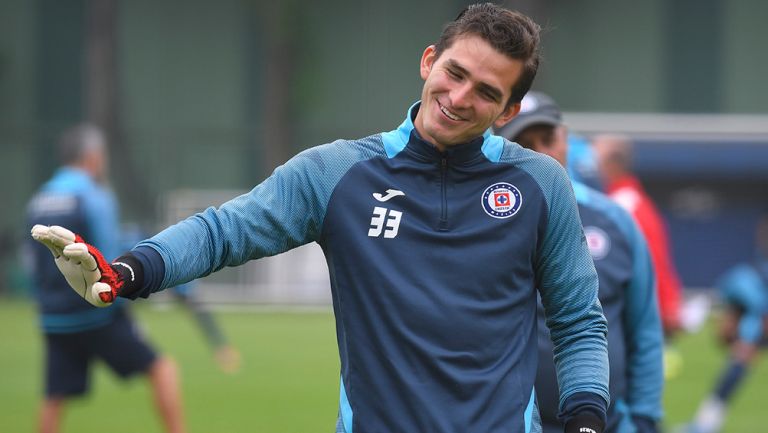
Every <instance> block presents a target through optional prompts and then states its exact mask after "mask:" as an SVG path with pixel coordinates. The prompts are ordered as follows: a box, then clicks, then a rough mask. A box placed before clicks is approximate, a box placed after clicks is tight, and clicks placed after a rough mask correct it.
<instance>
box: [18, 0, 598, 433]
mask: <svg viewBox="0 0 768 433" xmlns="http://www.w3.org/2000/svg"><path fill="white" fill-rule="evenodd" d="M538 45H539V27H538V26H537V25H536V24H535V23H534V22H533V21H531V20H530V19H529V18H528V17H526V16H525V15H522V14H520V13H517V12H513V11H509V10H507V9H504V8H501V7H499V6H496V5H493V4H489V3H487V4H480V5H472V6H469V7H468V8H467V9H465V10H464V11H463V12H462V13H461V14H460V15H459V17H458V18H457V19H456V20H454V21H452V22H451V23H449V24H448V25H447V26H446V27H445V29H444V31H443V33H442V34H441V36H440V38H439V40H438V41H437V43H436V44H435V45H431V46H429V47H427V48H426V49H425V51H424V54H423V56H422V58H421V64H420V73H421V76H422V78H423V79H424V81H425V83H424V89H423V92H422V95H421V101H420V102H417V103H416V104H414V105H412V106H411V108H410V109H409V110H408V113H407V115H406V118H405V120H404V121H403V123H402V124H401V125H400V126H399V127H398V128H396V129H394V130H392V131H389V132H384V133H380V134H375V135H371V136H369V137H366V138H362V139H358V140H338V141H335V142H333V143H329V144H325V145H322V146H318V147H314V148H311V149H309V150H307V151H305V152H302V153H301V154H299V155H297V156H296V157H294V158H293V159H291V160H290V161H289V162H287V163H286V164H285V165H283V166H281V167H278V168H277V169H276V170H275V172H274V173H273V174H272V175H271V176H270V177H269V178H268V179H267V180H265V181H264V182H263V183H262V184H260V185H258V186H256V188H254V189H253V190H252V191H251V192H249V193H247V194H245V195H243V196H240V197H237V198H235V199H233V200H231V201H229V202H227V203H225V204H224V205H222V206H221V207H219V208H218V209H214V208H210V209H208V210H206V211H205V212H202V213H200V214H198V215H194V216H192V217H190V218H188V219H186V220H184V221H182V222H180V223H178V224H176V225H174V226H172V227H170V228H168V229H166V230H164V231H163V232H161V233H159V234H158V235H156V236H155V237H153V238H151V239H148V240H146V241H143V242H140V243H139V244H138V245H137V246H136V247H135V248H134V249H133V250H131V251H130V252H129V253H127V254H125V255H123V256H122V257H120V258H119V259H118V262H119V264H115V263H113V264H112V265H110V264H107V263H106V262H104V261H103V260H101V259H100V254H99V252H98V251H96V250H95V249H93V248H92V247H90V248H89V247H88V246H86V245H85V244H83V243H80V240H79V239H78V241H77V242H76V239H75V236H74V234H72V233H71V232H69V231H67V230H66V229H63V228H61V227H44V226H37V227H35V228H33V232H32V235H33V237H35V239H37V240H39V241H41V242H43V243H45V244H46V245H48V246H49V247H50V248H51V249H52V251H53V252H54V256H56V257H57V263H59V266H60V268H61V270H62V272H63V273H64V274H65V275H68V276H69V278H68V280H69V281H71V284H72V286H73V288H74V289H75V290H76V291H77V292H78V293H81V294H82V295H83V296H84V297H85V298H86V299H87V300H88V301H90V302H91V303H92V304H94V305H96V306H107V305H109V304H110V303H111V302H112V300H113V299H114V298H115V297H116V296H121V297H127V298H136V297H139V296H144V297H145V296H149V295H150V294H151V293H153V292H156V291H158V290H162V289H164V288H166V287H170V286H173V285H175V284H179V283H181V282H184V281H189V280H191V279H194V278H199V277H202V276H205V275H208V274H210V273H211V272H214V271H216V270H218V269H221V268H222V267H224V266H234V265H239V264H242V263H244V262H246V261H248V260H252V259H256V258H260V257H264V256H270V255H274V254H278V253H281V252H283V251H286V250H289V249H291V248H294V247H297V246H299V245H303V244H306V243H309V242H317V243H318V244H319V245H320V246H321V247H322V248H323V251H324V252H325V256H326V260H327V263H328V269H329V271H330V278H331V288H332V292H333V307H334V312H335V317H336V333H337V341H338V346H339V355H340V359H341V374H340V393H339V418H338V422H337V426H336V431H337V432H343V433H353V432H354V433H370V432H375V433H380V432H383V433H392V432H424V433H433V432H441V433H453V432H455V433H467V432H472V433H475V432H476V433H497V432H507V433H519V432H526V433H527V432H539V431H540V421H539V416H538V410H537V408H536V396H535V391H534V386H533V382H534V378H535V376H536V365H537V351H536V347H537V343H536V298H537V296H536V293H537V290H538V292H539V293H540V294H541V299H542V301H543V304H544V307H545V310H546V312H547V317H548V325H549V327H550V329H551V333H552V339H553V341H554V347H555V361H556V366H557V369H558V378H559V382H560V389H561V396H560V409H561V416H562V419H563V421H564V424H565V425H566V427H565V429H566V430H565V431H566V432H568V433H572V432H573V433H575V432H578V433H600V432H602V429H603V425H604V423H605V412H606V407H607V405H608V400H609V398H608V361H607V351H606V322H605V317H604V316H603V313H602V309H601V307H600V303H599V302H598V300H597V275H596V273H595V268H594V265H593V263H592V259H591V258H590V255H589V250H588V248H587V245H586V242H585V239H584V235H583V231H582V227H581V223H580V220H579V216H578V212H577V208H576V201H575V198H574V194H573V191H572V189H571V187H570V183H569V181H568V177H567V175H566V173H565V170H564V169H563V168H562V167H561V166H560V165H559V164H557V163H556V162H555V161H553V160H551V159H550V158H547V157H545V156H543V155H540V154H537V153H535V152H533V151H530V150H526V149H523V148H521V147H520V146H518V145H517V144H514V143H511V142H509V141H507V140H505V139H503V138H501V137H498V136H494V135H491V134H490V132H489V128H490V127H491V126H497V127H498V126H501V125H503V124H504V123H506V122H507V121H509V120H510V119H511V118H513V117H514V116H515V114H517V112H518V111H519V109H520V100H521V99H522V97H523V95H524V94H525V93H526V92H527V91H528V89H529V88H530V86H531V83H532V81H533V79H534V77H535V75H536V69H537V67H538V63H539V54H538ZM80 263H82V264H80ZM96 267H98V269H97V270H96V271H93V269H94V268H96ZM128 270H130V271H131V272H128Z"/></svg>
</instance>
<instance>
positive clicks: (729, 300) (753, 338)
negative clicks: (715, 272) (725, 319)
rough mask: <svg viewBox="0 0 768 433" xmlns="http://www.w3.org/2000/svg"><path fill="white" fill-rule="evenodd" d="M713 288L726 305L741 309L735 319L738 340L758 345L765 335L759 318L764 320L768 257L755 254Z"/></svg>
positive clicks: (767, 310) (767, 303)
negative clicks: (738, 318)
mask: <svg viewBox="0 0 768 433" xmlns="http://www.w3.org/2000/svg"><path fill="white" fill-rule="evenodd" d="M717 287H718V289H719V290H720V296H721V297H722V299H723V301H724V302H725V303H726V304H729V305H733V306H736V307H738V308H740V309H741V310H743V314H742V316H741V319H740V320H739V339H741V340H743V341H745V342H748V343H752V344H758V343H760V342H761V340H762V339H763V338H764V337H765V335H764V334H763V332H764V330H763V321H765V320H768V319H766V316H768V259H765V258H763V257H758V258H757V259H756V260H755V261H754V263H749V264H748V263H743V264H740V265H737V266H735V267H734V268H732V269H730V270H729V271H728V272H726V273H725V275H723V276H722V277H721V278H720V279H719V281H718V283H717Z"/></svg>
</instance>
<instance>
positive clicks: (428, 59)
mask: <svg viewBox="0 0 768 433" xmlns="http://www.w3.org/2000/svg"><path fill="white" fill-rule="evenodd" d="M435 59H437V55H436V53H435V46H434V45H430V46H428V47H427V48H425V49H424V54H422V55H421V63H420V64H419V73H420V74H421V79H422V80H426V79H427V77H428V76H429V73H430V72H431V71H432V65H433V64H434V63H435Z"/></svg>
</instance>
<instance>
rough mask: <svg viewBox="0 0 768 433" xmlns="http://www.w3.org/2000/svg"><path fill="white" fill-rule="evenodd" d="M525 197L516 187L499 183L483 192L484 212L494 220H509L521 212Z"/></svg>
mask: <svg viewBox="0 0 768 433" xmlns="http://www.w3.org/2000/svg"><path fill="white" fill-rule="evenodd" d="M522 202H523V196H522V195H521V194H520V190H519V189H517V187H516V186H514V185H512V184H510V183H506V182H499V183H494V184H493V185H491V186H489V187H488V188H486V189H485V192H483V197H482V204H483V210H484V211H485V213H487V214H488V215H490V216H492V217H494V218H501V219H503V218H509V217H511V216H512V215H514V214H516V213H517V211H519V210H520V204H522Z"/></svg>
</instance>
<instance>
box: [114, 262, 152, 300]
mask: <svg viewBox="0 0 768 433" xmlns="http://www.w3.org/2000/svg"><path fill="white" fill-rule="evenodd" d="M110 268H111V269H112V270H113V271H114V273H115V274H116V275H117V278H118V280H119V281H118V285H117V287H116V288H117V289H118V290H117V294H118V295H119V296H121V297H130V296H131V294H133V293H134V292H136V291H138V290H141V288H142V286H143V284H144V268H143V266H142V265H141V262H140V261H139V260H138V259H136V257H134V256H133V254H131V253H126V254H125V255H122V256H120V257H118V258H117V259H115V261H113V262H112V263H111V264H110Z"/></svg>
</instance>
